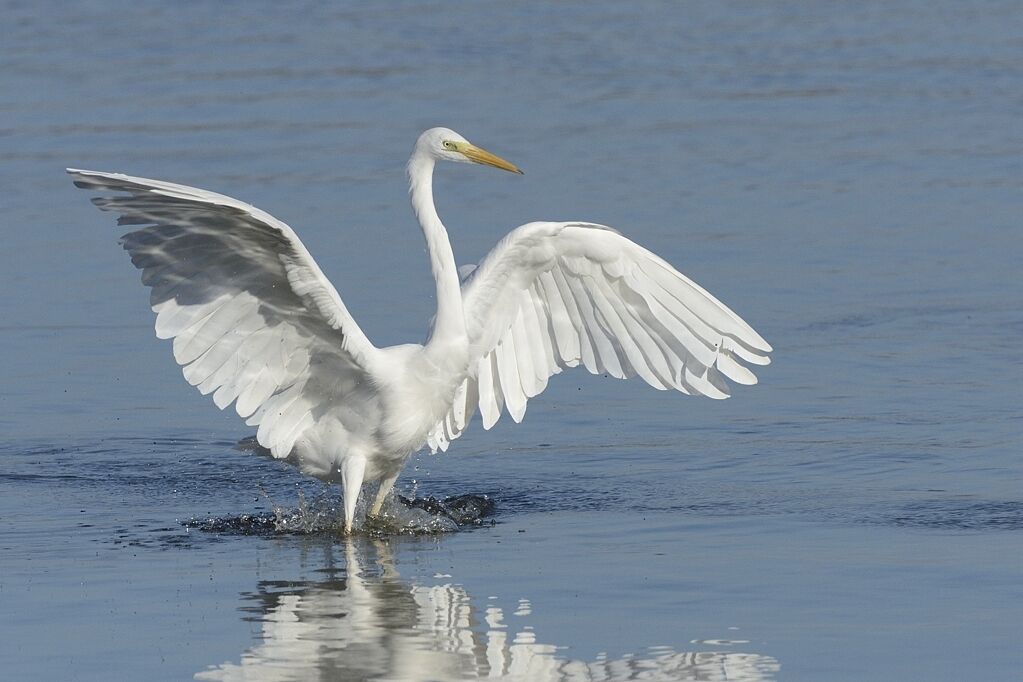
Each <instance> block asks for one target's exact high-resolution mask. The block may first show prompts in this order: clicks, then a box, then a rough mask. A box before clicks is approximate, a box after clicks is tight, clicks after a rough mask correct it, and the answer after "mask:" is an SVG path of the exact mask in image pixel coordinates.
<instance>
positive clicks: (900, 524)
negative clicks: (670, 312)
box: [0, 0, 1023, 680]
mask: <svg viewBox="0 0 1023 682" xmlns="http://www.w3.org/2000/svg"><path fill="white" fill-rule="evenodd" d="M0 15H2V16H3V20H2V21H0V187H2V188H3V195H2V199H0V215H2V224H3V225H4V248H3V249H0V272H2V273H3V283H4V285H5V286H4V292H5V296H4V300H5V304H4V305H3V308H2V311H3V315H2V317H0V433H2V435H3V438H2V439H0V658H2V660H3V661H4V668H3V670H4V672H3V677H5V678H10V679H19V680H22V679H24V680H29V679H39V680H53V679H62V680H107V679H149V680H162V679H166V680H178V679H189V678H191V677H192V676H194V675H198V676H199V678H200V679H246V680H256V679H258V680H286V679H295V680H305V679H312V678H315V679H322V680H362V679H371V680H385V679H386V680H460V679H478V678H488V679H506V680H562V679H564V680H576V679H585V680H591V679H592V680H597V679H604V680H624V679H628V678H629V676H630V675H633V676H635V675H641V674H645V675H647V678H644V679H654V680H687V679H730V680H756V679H768V680H774V679H778V680H864V679H887V680H916V679H928V680H964V679H978V680H979V679H983V680H1012V679H1019V677H1020V676H1021V675H1023V672H1021V669H1023V638H1021V635H1020V633H1021V632H1023V450H1021V445H1023V422H1021V412H1020V407H1019V406H1020V403H1021V400H1020V398H1021V393H1020V388H1019V386H1020V384H1021V381H1023V362H1021V361H1020V358H1019V352H1018V348H1019V342H1020V339H1021V337H1023V306H1021V305H1020V304H1021V302H1023V284H1021V278H1020V275H1019V262H1020V257H1021V254H1023V236H1021V231H1020V226H1019V216H1020V208H1021V201H1020V197H1021V189H1023V180H1021V178H1023V161H1021V159H1023V126H1021V124H1020V120H1023V119H1021V117H1023V97H1021V93H1023V43H1021V41H1020V38H1019V31H1018V27H1019V26H1020V25H1023V7H1021V6H1020V5H1019V4H1018V3H1011V2H978V3H957V2H914V1H907V2H895V3H877V4H864V3H842V2H837V3H815V4H810V3H773V4H768V3H746V4H722V3H712V2H707V3H685V4H677V3H670V2H664V3H642V4H627V3H616V2H602V1H598V2H587V3H558V4H554V5H550V6H548V5H546V4H535V5H534V4H521V3H468V2H465V3H436V4H422V3H388V4H384V3H373V4H368V5H367V6H365V7H362V6H354V5H353V6H341V5H338V4H335V3H312V2H310V3H302V4H287V3H262V2H248V3H237V4H222V3H208V4H200V3H187V4H174V3H158V2H133V3H121V2H102V1H99V0H96V1H93V2H83V3H75V4H67V3H38V2H32V3H22V2H0ZM434 125H446V126H449V127H452V128H455V129H456V130H458V131H460V132H461V133H463V134H464V135H466V136H467V137H468V138H469V139H470V140H473V141H474V142H477V143H478V144H480V145H482V146H485V147H486V148H488V149H490V150H492V151H494V152H496V153H498V154H500V155H502V156H504V157H506V158H508V159H510V160H511V161H513V162H515V163H516V164H518V165H519V166H520V167H522V168H523V169H524V170H525V171H526V175H525V176H524V177H521V178H519V177H513V176H510V175H506V174H500V173H497V172H488V171H486V170H481V169H478V168H476V169H473V168H468V167H452V168H444V169H442V170H441V171H440V173H439V176H438V179H437V183H436V192H437V202H438V207H439V210H440V212H441V215H442V216H443V217H444V219H445V222H446V223H447V225H448V227H449V230H450V232H451V235H452V239H453V242H454V247H455V252H456V256H457V258H458V259H459V262H475V261H477V260H478V259H479V258H481V257H482V255H483V254H485V253H486V251H487V250H488V249H489V248H490V246H491V245H493V243H494V242H496V241H497V240H498V239H499V238H500V237H501V236H502V235H503V234H504V233H505V232H506V231H507V230H509V229H511V228H512V227H514V226H516V225H518V224H520V223H522V222H526V221H528V220H533V219H586V220H593V221H597V222H602V223H606V224H609V225H613V226H615V227H617V228H619V229H620V230H622V231H623V232H625V233H626V234H627V235H629V236H630V237H632V238H634V239H635V240H637V241H639V242H640V243H642V244H644V245H645V246H647V247H649V248H651V249H652V250H654V251H656V252H657V253H659V254H661V255H662V256H663V257H665V258H666V259H667V260H669V261H671V262H672V263H674V264H676V265H677V266H678V267H679V268H680V269H681V270H682V271H683V272H686V273H687V274H688V275H690V276H691V277H693V278H694V279H695V280H696V281H698V282H700V283H701V284H702V285H704V286H705V287H706V288H708V289H709V290H710V291H712V292H713V293H714V294H715V295H716V296H718V297H719V298H721V299H722V300H723V301H725V302H726V303H727V304H729V305H730V306H731V307H732V308H734V309H735V310H736V311H737V312H738V313H739V314H740V315H742V316H743V317H744V318H745V319H746V320H748V321H749V322H750V323H751V324H752V325H753V326H754V327H755V328H756V329H757V330H758V331H760V332H761V333H762V334H763V335H764V336H765V338H767V339H768V340H769V341H770V342H771V343H772V344H773V345H774V347H775V349H776V353H775V356H774V358H775V359H774V364H772V365H771V366H770V367H768V368H765V370H764V371H762V372H760V373H759V374H760V378H761V383H760V385H758V386H756V387H752V388H742V389H741V390H738V389H737V390H736V391H735V393H734V397H733V398H732V399H731V400H728V401H724V402H715V401H709V400H698V399H692V398H685V397H682V396H673V395H666V394H664V393H659V392H656V391H652V390H650V389H649V388H648V387H646V386H645V385H642V383H641V382H619V381H616V380H613V379H606V378H601V377H591V376H589V375H587V374H585V373H583V372H569V373H565V374H563V375H560V376H558V377H557V378H556V379H555V380H552V382H551V385H550V387H549V388H548V390H547V391H546V392H545V393H544V394H543V396H541V397H539V398H538V399H535V400H533V401H531V402H530V406H529V411H528V413H527V416H526V420H525V422H524V423H523V424H521V425H514V424H511V423H510V422H508V423H506V422H505V421H502V422H501V423H500V424H499V425H498V426H497V427H496V428H495V429H493V430H492V431H490V432H484V431H483V429H482V428H481V427H480V425H479V423H478V422H477V423H475V424H474V425H473V427H472V428H470V430H469V431H468V432H467V433H466V435H464V436H463V437H462V438H461V439H460V440H458V441H457V442H456V443H455V444H454V445H453V447H452V449H451V451H449V452H448V453H447V454H445V455H442V456H436V457H435V456H430V455H422V456H420V457H418V458H417V459H416V460H415V461H414V462H412V463H411V464H410V466H409V468H408V470H407V471H406V475H405V476H404V477H403V479H402V480H401V481H400V482H399V488H400V490H401V491H402V492H403V493H404V494H406V495H409V496H416V497H418V498H424V497H429V496H433V497H438V498H442V497H444V496H447V495H456V494H466V493H471V494H480V495H488V496H489V497H490V498H491V499H492V500H494V502H495V503H496V510H495V513H494V515H493V516H491V517H488V518H487V519H484V520H483V521H484V523H483V524H482V525H479V526H473V527H472V528H468V529H463V530H458V531H454V532H448V533H444V534H440V535H428V536H419V537H391V538H383V539H380V538H377V539H372V538H368V537H361V538H359V539H357V540H356V541H354V542H351V543H345V542H343V541H341V540H340V539H339V538H338V537H337V535H336V533H334V532H332V531H331V530H330V529H329V524H328V523H326V522H325V521H324V520H323V517H322V514H323V513H326V514H327V515H328V516H329V511H328V512H323V509H328V510H329V508H330V504H331V503H330V499H331V498H330V493H329V492H325V491H323V489H322V487H321V486H320V485H319V484H317V483H316V482H314V481H309V480H307V479H305V478H303V477H302V476H301V475H299V474H298V473H297V472H295V471H294V470H293V469H291V468H289V467H287V466H285V465H283V464H280V463H278V462H275V461H272V460H269V459H266V458H264V457H260V456H258V455H256V454H253V453H251V452H245V451H241V450H238V449H237V448H236V447H235V444H236V443H237V442H238V441H239V440H240V439H242V438H244V437H246V436H249V435H251V434H250V432H249V431H248V430H247V429H246V428H245V427H244V425H243V424H241V423H240V421H239V420H238V419H237V418H236V417H234V416H232V415H231V414H225V413H220V412H218V411H217V410H216V409H215V408H214V407H213V406H212V404H211V402H210V401H209V400H207V399H204V398H202V397H201V396H199V395H198V394H197V393H196V392H195V391H194V389H192V388H190V387H189V386H187V384H186V383H185V382H184V381H183V380H182V379H181V376H180V372H179V370H178V369H177V368H176V367H175V366H174V363H173V360H172V358H171V357H170V352H169V344H167V343H166V342H161V341H158V340H156V339H155V338H154V337H153V334H152V326H151V322H152V314H151V313H150V312H149V310H148V308H147V305H146V298H147V294H146V292H145V291H144V289H143V288H142V287H141V286H139V284H138V279H137V273H136V272H135V270H134V269H133V268H132V266H131V265H130V263H129V262H128V259H127V258H126V257H125V255H124V254H123V252H122V251H121V250H120V249H119V248H118V246H117V237H118V236H119V235H120V234H121V231H122V229H121V228H117V227H116V226H114V225H112V224H111V222H110V216H108V215H103V214H100V213H99V212H97V211H95V209H94V208H93V207H91V206H90V205H89V203H88V201H87V196H86V195H85V194H84V193H82V192H81V191H78V190H75V189H74V188H73V187H72V186H71V184H70V183H69V182H68V180H67V177H66V176H65V175H64V174H63V168H64V167H65V166H75V167H84V168H96V169H99V170H113V171H122V172H128V173H132V174H135V175H142V176H148V177H156V178H164V179H168V180H172V181H177V182H183V183H186V184H190V185H195V186H199V187H206V188H209V189H212V190H215V191H218V192H222V193H225V194H230V195H233V196H237V197H239V198H241V199H243V200H246V201H249V202H251V203H254V204H256V205H258V206H260V207H261V208H264V209H266V210H268V211H270V212H271V213H273V214H274V215H276V216H278V217H280V218H281V219H283V220H286V221H287V222H289V223H290V224H291V225H292V226H294V227H295V228H296V229H297V230H298V232H299V233H300V235H301V236H302V238H303V240H304V241H305V243H306V245H307V246H308V247H309V249H310V251H311V252H312V253H313V254H314V255H315V257H316V258H317V260H318V262H319V263H320V265H321V267H322V268H323V270H324V271H325V272H326V273H327V275H328V276H329V277H330V278H331V279H332V281H333V282H334V283H335V284H336V286H337V288H338V290H339V291H340V293H341V295H342V296H343V297H344V300H345V302H346V304H347V306H348V307H349V309H350V310H351V311H352V313H353V314H354V315H355V317H356V319H357V320H358V321H359V323H360V325H361V326H362V327H363V329H364V330H365V331H366V333H367V334H368V335H369V337H370V338H371V339H372V340H373V341H374V342H375V343H376V344H377V345H385V344H392V343H400V342H406V341H418V340H421V339H422V337H423V334H424V331H425V329H426V326H427V324H428V321H429V319H430V316H431V315H432V314H433V301H432V296H431V292H432V285H431V283H430V279H429V269H428V264H427V261H426V258H425V254H424V251H423V245H422V237H421V236H420V235H419V233H418V228H417V227H416V225H415V223H414V221H413V219H412V217H411V214H410V211H409V208H408V206H407V196H406V187H405V179H404V176H403V166H404V162H405V159H406V158H407V155H408V154H409V152H410V150H411V146H412V143H413V141H414V140H415V138H416V136H417V135H418V133H419V132H420V131H421V130H422V129H424V128H427V127H430V126H434ZM336 494H337V493H336V491H335V492H334V493H333V495H334V496H336ZM275 510H276V511H275ZM275 514H276V516H275ZM252 517H255V518H277V519H283V520H287V521H290V522H291V524H292V527H294V526H296V525H297V526H300V527H302V528H304V529H305V530H307V531H311V532H305V533H294V532H286V531H285V530H284V529H283V527H282V529H281V530H278V531H272V530H265V529H262V530H258V532H255V531H252V529H251V528H250V527H247V526H245V522H244V519H246V518H249V519H251V518H252ZM286 525H287V524H285V526H286ZM246 528H248V530H246Z"/></svg>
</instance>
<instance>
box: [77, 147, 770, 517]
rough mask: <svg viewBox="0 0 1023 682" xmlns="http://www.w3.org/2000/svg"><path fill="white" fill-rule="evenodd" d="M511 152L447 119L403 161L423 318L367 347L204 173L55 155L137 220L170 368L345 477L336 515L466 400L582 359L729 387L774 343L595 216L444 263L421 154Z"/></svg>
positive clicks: (648, 375) (526, 393) (515, 408)
mask: <svg viewBox="0 0 1023 682" xmlns="http://www.w3.org/2000/svg"><path fill="white" fill-rule="evenodd" d="M439 160H450V161H461V162H475V163H483V164H487V165H491V166H495V167H497V168H501V169H504V170H510V171H516V172H520V171H518V169H517V168H515V166H513V165H511V164H510V163H508V162H507V161H504V160H503V159H500V158H499V157H496V156H494V155H492V154H490V153H489V152H486V151H484V150H482V149H480V148H478V147H475V146H474V145H471V144H469V142H467V141H466V140H465V139H464V138H463V137H461V136H460V135H458V134H457V133H455V132H454V131H451V130H448V129H446V128H434V129H431V130H428V131H426V132H425V133H423V134H422V135H421V136H420V138H419V140H418V142H417V144H416V148H415V151H414V152H413V154H412V157H411V159H410V160H409V165H408V172H409V179H410V194H411V199H412V207H413V210H414V212H415V214H416V216H417V218H418V219H419V222H420V225H421V227H422V230H423V234H424V236H425V237H426V244H427V252H428V254H429V257H430V266H431V270H432V273H433V276H434V280H435V283H436V287H437V315H436V317H435V318H434V323H433V326H432V328H431V330H430V333H429V336H428V338H427V340H426V342H425V343H424V344H422V345H419V344H405V345H399V346H391V347H388V348H377V347H376V346H374V345H373V344H372V343H370V342H369V340H368V339H367V338H366V336H365V334H363V332H362V330H361V329H360V328H359V326H358V325H357V324H356V322H355V320H354V319H353V318H352V317H351V315H350V314H349V312H348V310H347V308H345V306H344V303H343V302H342V301H341V298H340V296H339V295H338V294H337V291H336V290H335V289H334V288H333V286H331V284H330V282H329V281H328V280H327V279H326V277H324V275H323V273H322V272H321V271H320V269H319V267H318V266H317V265H316V263H315V261H314V260H313V258H312V256H311V255H310V254H309V252H308V251H307V250H306V249H305V247H304V246H303V245H302V243H301V241H300V240H299V239H298V237H297V235H296V234H295V232H294V231H293V230H292V229H291V228H290V227H288V226H287V225H286V224H284V223H282V222H280V221H278V220H277V219H275V218H273V217H272V216H270V215H269V214H267V213H265V212H263V211H260V210H259V209H257V208H255V207H253V206H250V205H248V204H244V203H242V202H240V201H237V200H235V199H232V198H230V197H226V196H223V195H219V194H214V193H212V192H207V191H205V190H200V189H195V188H192V187H186V186H184V185H175V184H172V183H166V182H161V181H157V180H148V179H145V178H135V177H130V176H125V175H120V174H112V173H99V172H93V171H79V170H72V169H69V172H70V173H71V174H72V175H73V176H74V177H75V182H76V184H77V185H78V186H80V187H83V188H88V189H96V190H101V191H114V192H120V193H122V194H118V195H115V196H101V197H97V198H96V199H94V202H95V203H96V204H97V205H98V206H99V207H100V208H102V209H104V210H110V211H116V212H118V213H119V214H120V215H121V217H120V220H119V222H120V223H121V224H127V225H133V226H136V227H137V229H136V230H135V231H133V232H130V233H128V234H126V235H125V236H124V237H123V240H122V241H123V244H124V248H125V249H126V250H127V251H128V252H129V253H130V254H131V256H132V261H133V263H134V264H135V266H136V267H138V268H139V269H140V270H142V281H143V283H144V284H146V285H147V286H150V287H152V293H151V296H150V298H151V304H152V307H153V310H154V311H155V312H156V313H157V321H156V331H157V335H158V336H160V337H161V338H173V339H174V355H175V359H176V360H177V361H178V363H179V364H181V365H182V366H183V372H184V375H185V378H186V379H187V380H188V381H189V382H190V383H191V384H193V385H194V386H196V387H197V388H198V389H199V390H200V391H201V392H203V393H204V394H208V393H212V394H213V398H214V402H215V403H216V404H217V406H218V407H220V408H225V407H227V406H228V405H230V404H231V403H232V402H234V403H235V408H236V410H237V412H238V414H239V415H240V416H242V417H243V418H246V419H247V423H248V424H250V425H252V426H258V427H259V428H258V432H257V439H258V441H259V443H260V444H261V445H262V446H263V447H265V448H268V449H269V450H270V451H271V452H272V453H273V455H274V456H275V457H278V458H281V459H288V460H289V461H292V462H294V463H295V464H296V465H297V466H298V467H299V468H300V469H301V470H302V471H303V472H304V473H307V474H309V475H312V476H316V477H318V478H320V479H322V480H325V481H341V482H342V486H343V492H344V498H345V499H344V502H345V504H344V506H345V528H346V530H347V531H351V529H352V524H353V521H354V513H355V503H356V500H357V498H358V496H359V492H360V490H361V487H362V484H363V483H364V482H373V481H379V482H380V487H379V489H378V493H377V497H376V500H375V502H374V504H373V505H372V507H371V509H370V513H374V514H375V513H378V512H379V509H380V506H381V504H382V502H383V501H384V498H385V496H386V495H387V494H388V492H389V491H390V489H391V486H392V485H393V483H394V480H395V479H396V478H397V476H398V474H399V473H400V471H401V469H402V467H403V466H404V464H405V462H406V461H407V459H408V458H409V456H411V455H412V454H413V453H415V452H417V451H418V450H420V449H422V448H423V447H424V446H426V445H429V446H430V448H431V449H433V450H446V449H447V447H448V444H449V443H450V441H451V440H453V439H455V438H457V437H458V436H459V435H461V433H462V432H463V430H464V429H465V427H466V426H467V424H468V422H469V420H470V419H471V418H472V416H473V414H474V412H475V411H476V410H477V409H479V411H480V413H481V416H482V419H483V425H484V427H485V428H488V429H489V428H490V427H491V426H493V424H494V423H495V422H496V421H497V419H498V418H499V417H500V415H501V413H502V412H503V411H505V410H507V412H508V413H509V414H510V416H511V417H512V418H513V419H514V420H515V421H520V420H521V419H522V416H523V414H524V412H525V406H526V401H527V400H528V399H529V398H531V397H533V396H535V395H537V394H538V393H540V392H541V391H543V389H544V388H545V387H546V385H547V380H548V379H549V377H550V376H552V375H554V374H557V373H559V372H561V371H562V370H563V369H565V368H569V367H575V366H577V365H583V366H585V367H586V368H587V369H588V370H589V371H591V372H594V373H607V374H610V375H612V376H615V377H618V378H626V377H629V376H633V375H639V376H641V377H642V378H643V379H644V380H645V381H647V383H649V384H651V385H652V386H654V387H655V388H659V389H674V390H678V391H681V392H683V393H688V394H703V395H708V396H710V397H715V398H724V397H727V396H728V387H727V385H726V384H725V382H724V380H723V377H728V378H729V379H732V380H733V381H736V382H738V383H744V384H752V383H755V382H756V378H755V377H754V375H753V374H752V372H750V371H749V370H748V369H747V368H746V367H744V366H743V365H742V364H740V362H739V361H745V362H749V363H752V364H760V365H765V364H767V363H768V362H769V358H768V353H769V352H770V350H771V347H770V346H769V345H768V344H767V342H765V341H764V340H763V339H762V338H761V337H760V336H759V335H758V334H757V333H756V332H755V331H753V329H752V328H750V327H749V325H747V324H746V323H745V322H743V321H742V320H741V319H740V318H739V317H738V316H737V315H735V314H734V313H733V312H732V311H730V310H729V309H728V308H726V307H725V306H724V305H723V304H721V303H720V302H719V301H717V299H715V298H714V297H713V296H711V295H710V294H708V293H707V292H706V291H704V290H703V289H701V288H700V287H699V286H698V285H696V284H695V283H693V282H692V281H690V280H689V279H687V278H686V277H685V276H684V275H681V274H680V273H678V272H677V271H676V270H675V269H674V268H672V267H671V266H670V265H669V264H668V263H666V262H665V261H663V260H662V259H660V258H658V257H657V256H656V255H654V254H652V253H651V252H649V251H647V250H646V249H644V248H643V247H641V246H639V245H637V244H635V243H634V242H632V241H630V240H628V239H626V238H625V237H623V236H622V235H620V234H619V233H618V232H616V231H614V230H612V229H611V228H608V227H605V226H602V225H595V224H592V223H581V222H537V223H528V224H526V225H522V226H521V227H519V228H516V229H515V230H513V231H512V232H510V233H509V234H508V235H507V236H506V237H505V238H504V239H502V240H501V241H500V242H499V243H498V244H497V246H496V247H495V248H494V249H493V250H492V251H491V252H490V253H489V254H488V255H487V257H486V258H485V259H484V260H483V262H482V263H480V265H479V267H478V268H471V269H470V271H469V272H468V273H467V274H466V276H464V277H462V278H460V277H459V271H458V269H457V267H456V265H455V260H454V255H453V253H452V250H451V244H450V241H449V239H448V234H447V231H446V229H445V228H444V225H443V224H442V223H441V221H440V218H439V217H438V215H437V211H436V209H435V207H434V203H433V189H432V179H433V170H434V165H435V163H436V161H439Z"/></svg>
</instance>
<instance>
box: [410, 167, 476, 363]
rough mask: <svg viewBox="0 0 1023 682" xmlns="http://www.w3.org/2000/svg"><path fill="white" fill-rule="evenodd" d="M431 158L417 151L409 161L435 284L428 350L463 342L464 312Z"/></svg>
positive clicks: (415, 204) (415, 206)
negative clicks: (439, 209) (439, 211)
mask: <svg viewBox="0 0 1023 682" xmlns="http://www.w3.org/2000/svg"><path fill="white" fill-rule="evenodd" d="M433 167H434V160H433V158H431V157H430V156H428V155H426V154H425V153H422V152H420V151H419V150H416V152H415V153H414V154H413V155H412V158H411V159H409V162H408V177H409V193H410V194H411V195H412V210H413V211H415V214H416V218H417V219H418V220H419V225H420V227H422V228H423V236H424V237H426V250H427V252H428V253H429V254H430V270H431V271H432V272H433V279H434V281H435V282H436V283H437V317H436V318H435V319H434V323H433V330H432V331H431V333H430V338H429V339H428V340H427V343H426V347H427V349H430V348H436V347H440V346H448V345H450V344H452V343H455V344H459V345H464V344H465V343H466V331H465V315H464V313H463V311H462V290H461V286H460V285H459V282H458V269H457V268H456V267H455V255H454V253H452V251H451V241H450V240H449V239H448V231H447V230H446V229H444V223H442V222H441V221H440V216H438V215H437V208H436V207H435V206H434V204H433Z"/></svg>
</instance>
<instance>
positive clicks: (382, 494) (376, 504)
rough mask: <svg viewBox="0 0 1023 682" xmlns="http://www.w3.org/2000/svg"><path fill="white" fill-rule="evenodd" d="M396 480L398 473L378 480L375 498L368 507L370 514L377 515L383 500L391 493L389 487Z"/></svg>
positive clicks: (391, 486)
mask: <svg viewBox="0 0 1023 682" xmlns="http://www.w3.org/2000/svg"><path fill="white" fill-rule="evenodd" d="M396 480H398V474H395V475H394V476H390V477H388V478H385V479H384V480H383V481H381V482H380V488H379V489H378V490H377V496H376V499H374V500H373V506H372V507H370V508H369V515H370V516H378V515H379V514H380V509H381V508H382V507H383V506H384V500H386V499H387V496H388V495H389V494H390V493H391V488H393V487H394V482H395V481H396Z"/></svg>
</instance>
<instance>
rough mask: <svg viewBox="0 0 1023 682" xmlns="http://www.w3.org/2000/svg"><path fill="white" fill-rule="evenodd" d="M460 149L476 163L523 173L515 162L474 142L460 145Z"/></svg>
mask: <svg viewBox="0 0 1023 682" xmlns="http://www.w3.org/2000/svg"><path fill="white" fill-rule="evenodd" d="M458 151H460V152H462V154H464V155H465V157H466V158H467V159H469V160H470V161H473V162H475V163H482V164H483V165H485V166H493V167H494V168H500V169H501V170H506V171H510V172H512V173H518V174H519V175H522V174H523V173H522V171H520V170H519V168H518V166H516V165H515V164H514V163H511V162H509V161H505V160H504V159H502V158H501V157H500V156H498V155H497V154H491V153H490V152H488V151H487V150H486V149H481V148H480V147H477V146H476V145H474V144H465V145H460V147H459V150H458Z"/></svg>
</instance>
